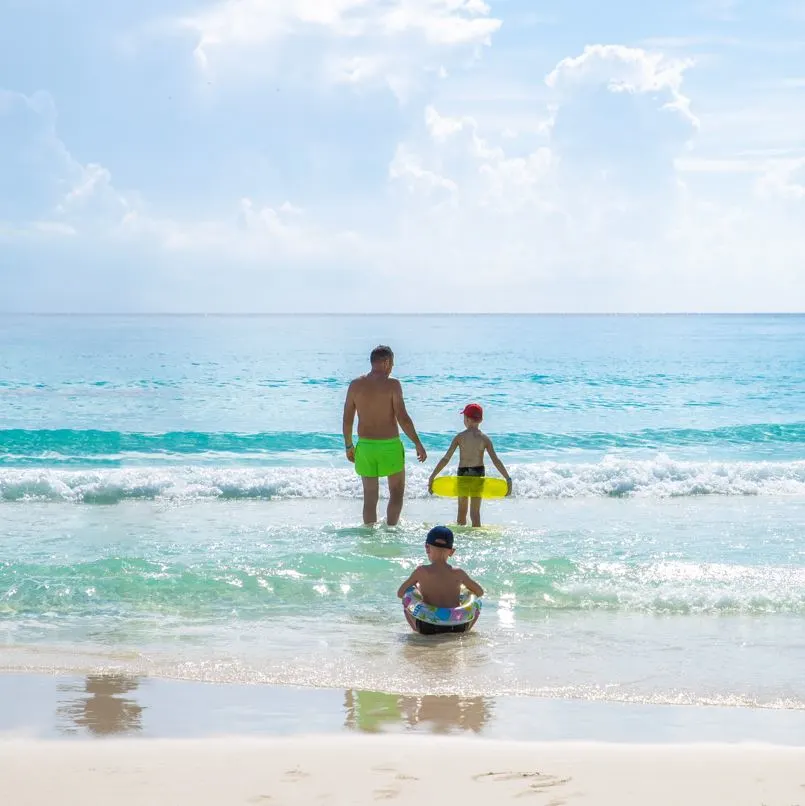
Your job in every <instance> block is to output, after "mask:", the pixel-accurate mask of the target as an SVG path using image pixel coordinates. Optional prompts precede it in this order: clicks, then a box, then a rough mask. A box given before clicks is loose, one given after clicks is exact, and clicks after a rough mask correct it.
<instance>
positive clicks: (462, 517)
mask: <svg viewBox="0 0 805 806" xmlns="http://www.w3.org/2000/svg"><path fill="white" fill-rule="evenodd" d="M462 414H463V415H464V426H465V429H466V430H464V431H462V432H461V433H460V434H456V436H455V437H454V438H453V441H452V442H451V443H450V447H449V448H448V450H447V453H446V454H445V455H444V456H443V457H442V458H441V460H440V461H439V463H438V464H437V465H436V467H435V468H434V469H433V473H431V475H430V479H429V480H428V492H429V493H433V481H434V479H435V478H436V476H438V475H439V473H441V472H442V470H444V468H445V467H447V463H448V462H449V461H450V459H452V457H453V454H454V453H455V452H456V449H458V452H459V453H458V475H459V476H475V477H478V476H484V475H486V468H485V467H484V453H487V454H488V455H489V459H490V460H491V462H492V464H493V465H494V466H495V467H496V468H497V471H498V473H500V475H501V476H503V478H504V479H505V480H506V484H507V485H508V490H507V491H506V495H511V492H512V480H511V478H510V476H509V474H508V472H507V471H506V468H505V467H504V466H503V462H501V461H500V459H498V455H497V454H496V453H495V448H494V446H493V445H492V440H491V439H489V437H488V436H487V435H486V434H484V433H483V431H481V423H482V422H483V419H484V410H483V409H482V408H481V406H480V405H478V403H470V404H469V405H467V406H465V407H464V411H463V412H462ZM467 503H468V499H467V498H459V499H458V517H457V518H456V522H457V523H458V524H459V526H466V525H467ZM469 510H470V521H471V523H472V525H473V526H480V525H481V499H480V498H472V499H469Z"/></svg>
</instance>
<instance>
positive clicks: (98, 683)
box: [57, 674, 143, 736]
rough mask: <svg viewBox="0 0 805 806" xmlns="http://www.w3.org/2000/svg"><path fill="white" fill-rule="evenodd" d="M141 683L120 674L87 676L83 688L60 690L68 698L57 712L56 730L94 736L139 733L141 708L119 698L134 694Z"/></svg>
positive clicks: (69, 686)
mask: <svg viewBox="0 0 805 806" xmlns="http://www.w3.org/2000/svg"><path fill="white" fill-rule="evenodd" d="M139 684H140V681H139V679H138V678H136V677H128V676H127V675H122V674H108V675H88V676H87V678H86V680H85V681H84V685H83V686H81V685H76V684H68V685H63V686H59V691H60V692H63V693H66V694H68V695H69V697H68V698H67V699H66V700H64V701H62V704H61V705H60V706H59V708H58V709H57V714H58V717H59V720H58V722H59V729H60V730H61V731H62V732H63V733H77V732H78V731H80V730H82V729H85V730H88V731H89V732H90V733H92V734H95V735H97V736H108V735H110V734H115V733H133V732H136V731H140V730H142V713H143V708H142V707H141V706H139V705H138V704H137V703H136V701H135V700H133V699H130V698H127V697H123V696H121V695H123V694H128V693H130V692H132V691H136V689H137V687H138V686H139Z"/></svg>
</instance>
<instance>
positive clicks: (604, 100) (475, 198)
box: [389, 45, 805, 311]
mask: <svg viewBox="0 0 805 806" xmlns="http://www.w3.org/2000/svg"><path fill="white" fill-rule="evenodd" d="M689 67H690V64H689V63H686V62H676V61H667V60H665V59H664V58H663V57H662V56H660V55H659V54H654V53H648V52H645V51H641V50H637V49H632V48H626V47H621V46H605V45H599V46H591V47H589V48H587V49H586V50H585V51H584V53H583V54H581V55H580V56H578V57H575V58H568V59H564V60H562V61H561V62H560V63H559V64H558V65H557V66H556V68H555V69H554V70H553V71H552V72H551V73H550V74H549V76H548V78H547V82H548V84H549V86H550V87H551V88H552V89H554V90H555V91H556V93H557V97H556V99H555V100H554V101H552V103H555V106H554V109H553V115H554V124H553V125H552V126H550V127H548V130H547V134H548V139H547V142H543V143H539V142H535V143H534V144H533V146H532V147H531V148H527V149H525V150H523V149H522V147H520V148H519V149H518V147H517V144H513V143H511V141H509V140H508V139H507V137H506V133H505V132H504V131H502V130H501V131H500V132H487V133H482V132H481V130H480V126H479V124H478V122H477V121H476V120H474V119H472V118H470V117H468V116H461V117H449V116H445V115H442V114H440V112H439V111H438V109H437V108H435V107H433V106H431V107H428V108H427V109H426V110H425V114H424V116H423V118H424V120H423V124H424V125H423V127H422V130H421V131H422V135H423V136H420V137H412V138H411V140H410V141H408V142H406V143H404V144H403V145H401V146H400V148H399V149H398V152H397V157H396V158H395V162H394V166H395V168H394V170H392V171H391V174H390V176H391V179H392V182H393V183H398V182H404V183H405V185H406V190H407V193H406V196H405V197H404V198H405V199H406V204H405V205H404V207H403V209H402V211H401V212H400V214H399V222H400V229H399V233H398V237H397V240H396V242H395V243H394V245H393V246H392V247H389V253H390V255H391V257H390V258H389V260H391V261H392V262H393V264H394V265H395V266H397V267H399V268H400V269H401V268H402V267H403V266H407V267H410V266H416V267H417V289H418V291H417V293H418V297H417V298H418V299H420V300H421V299H423V298H425V299H427V298H432V299H433V300H434V301H435V303H434V304H435V306H436V307H437V308H438V307H439V305H443V304H444V303H443V300H449V303H448V304H449V305H452V306H454V307H457V308H459V309H463V310H556V311H562V310H582V311H583V310H602V311H617V310H669V311H674V310H677V311H678V310H702V309H708V310H741V309H743V310H750V309H751V310H773V309H779V308H781V307H783V308H786V309H792V308H794V309H795V308H797V307H801V306H802V305H803V304H805V286H803V284H802V282H801V281H800V282H799V283H798V284H797V283H796V281H797V278H798V277H799V275H800V271H801V270H800V267H801V265H802V261H803V260H804V259H805V233H803V231H802V230H803V228H802V227H801V220H800V219H801V209H797V208H798V205H797V202H801V200H802V199H803V198H805V182H804V181H803V180H805V170H804V169H805V160H800V159H789V160H779V159H777V160H769V159H762V160H758V159H755V160H752V161H749V162H748V163H747V162H746V161H745V160H741V159H737V158H736V159H732V160H727V161H726V162H722V163H719V162H718V161H712V160H707V159H704V158H696V157H694V156H692V155H689V151H688V148H689V143H690V139H691V137H693V136H694V134H695V133H696V131H697V129H696V125H695V124H696V121H697V119H696V118H695V116H694V115H693V114H692V112H691V109H690V103H689V100H688V98H687V96H686V95H685V94H684V93H683V79H684V73H685V71H686V70H687V69H688V68H689ZM600 90H603V94H601V92H600ZM669 109H671V110H672V111H673V112H674V114H673V115H671V116H669V115H668V114H667V113H668V110H669ZM401 154H402V155H404V157H405V160H404V164H405V165H408V166H413V169H412V170H409V171H407V172H406V171H402V170H400V169H399V164H400V162H401V158H400V155H401ZM800 172H801V173H800ZM721 176H729V177H730V181H733V177H734V178H735V181H740V182H742V184H741V185H740V186H739V187H738V189H737V191H736V189H735V188H734V187H732V186H730V187H729V188H726V189H722V188H721V187H720V186H719V185H718V182H719V178H720V177H721ZM683 178H684V180H685V181H684V182H683V181H682V180H683ZM714 182H715V184H713V183H714ZM435 187H438V188H448V187H449V188H450V194H449V197H450V199H451V203H450V204H445V203H444V199H443V198H440V197H439V196H438V194H436V195H434V188H435ZM409 271H410V270H409ZM782 300H784V301H785V304H783V305H781V301H782Z"/></svg>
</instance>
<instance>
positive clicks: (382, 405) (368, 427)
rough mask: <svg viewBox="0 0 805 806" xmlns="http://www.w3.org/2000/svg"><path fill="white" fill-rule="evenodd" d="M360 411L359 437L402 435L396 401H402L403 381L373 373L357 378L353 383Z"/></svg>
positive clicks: (357, 407)
mask: <svg viewBox="0 0 805 806" xmlns="http://www.w3.org/2000/svg"><path fill="white" fill-rule="evenodd" d="M347 395H348V396H351V398H352V401H353V402H354V404H355V410H356V412H357V414H358V437H363V438H364V439H394V437H396V436H399V433H400V432H399V429H398V428H397V414H396V411H397V410H398V409H399V408H402V406H401V405H400V404H398V405H397V407H396V409H395V400H399V401H400V403H401V402H402V387H401V386H400V382H399V381H398V380H396V379H394V378H389V377H388V376H387V375H383V374H381V373H373V372H370V373H369V374H367V375H363V376H362V377H360V378H356V379H355V380H354V381H352V383H351V384H350V386H349V391H348V392H347Z"/></svg>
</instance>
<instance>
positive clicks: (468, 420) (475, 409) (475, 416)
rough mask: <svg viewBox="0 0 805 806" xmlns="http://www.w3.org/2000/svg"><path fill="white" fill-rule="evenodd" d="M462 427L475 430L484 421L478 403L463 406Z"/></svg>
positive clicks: (482, 412) (482, 411)
mask: <svg viewBox="0 0 805 806" xmlns="http://www.w3.org/2000/svg"><path fill="white" fill-rule="evenodd" d="M461 413H462V414H463V415H464V425H465V426H466V427H467V428H477V427H478V426H479V425H480V424H481V423H482V422H483V419H484V410H483V409H482V408H481V406H480V405H479V404H478V403H470V404H468V405H466V406H464V411H462V412H461Z"/></svg>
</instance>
